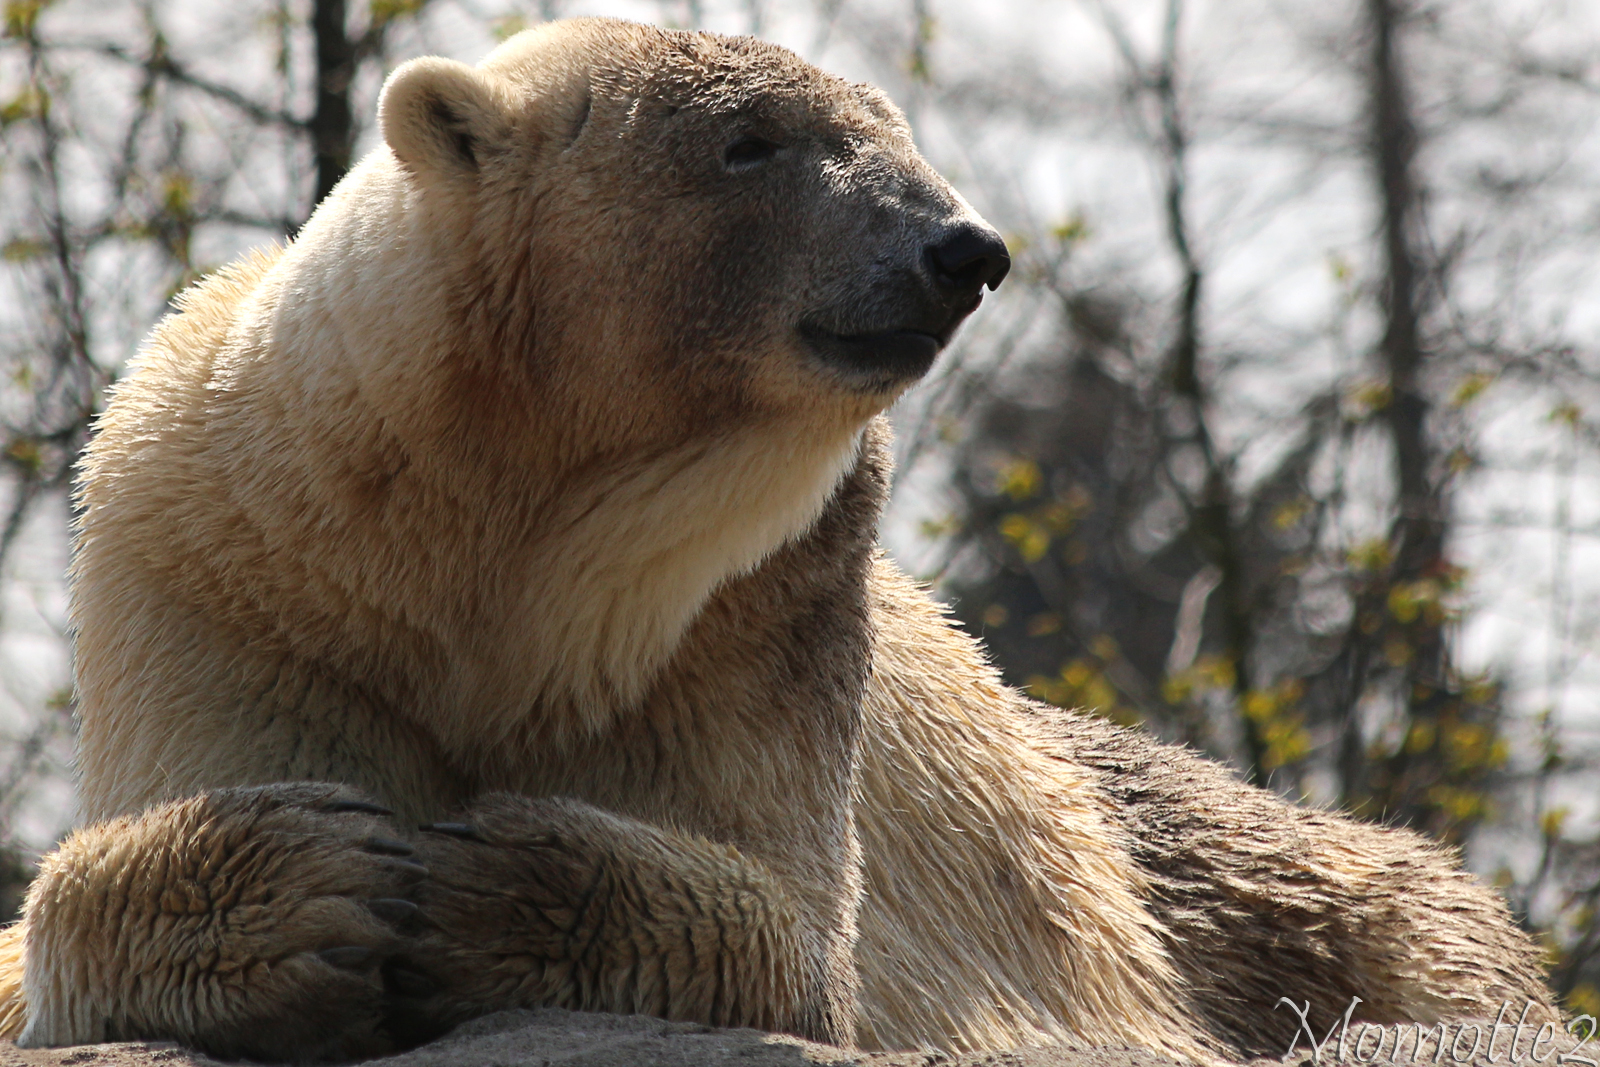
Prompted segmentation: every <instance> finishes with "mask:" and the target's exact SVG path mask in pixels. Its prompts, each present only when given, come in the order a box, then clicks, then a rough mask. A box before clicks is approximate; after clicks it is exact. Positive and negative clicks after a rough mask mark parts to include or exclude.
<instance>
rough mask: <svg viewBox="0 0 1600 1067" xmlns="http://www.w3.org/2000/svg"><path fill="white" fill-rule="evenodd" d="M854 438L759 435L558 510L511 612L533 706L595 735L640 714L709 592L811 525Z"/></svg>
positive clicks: (674, 456) (740, 437)
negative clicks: (576, 721) (558, 709)
mask: <svg viewBox="0 0 1600 1067" xmlns="http://www.w3.org/2000/svg"><path fill="white" fill-rule="evenodd" d="M784 429H788V430H790V431H791V432H789V433H785V432H782V431H783V430H784ZM808 431H809V432H808ZM861 439H862V432H861V430H860V429H850V428H847V427H839V428H837V429H836V430H835V431H834V432H833V433H831V434H829V433H818V432H816V428H814V427H787V428H783V427H762V428H760V429H759V430H752V431H748V432H743V433H739V434H734V435H730V436H728V437H726V438H722V439H719V440H715V441H709V442H703V443H700V444H697V445H694V446H691V447H686V448H684V449H681V450H679V451H677V452H674V453H671V454H669V455H666V456H664V457H661V458H659V459H657V460H655V461H653V462H651V463H649V464H647V465H644V466H641V467H640V468H638V469H636V470H631V471H628V472H626V473H624V474H618V475H614V476H611V477H608V478H605V479H603V480H601V481H599V482H597V483H594V484H590V485H586V486H584V487H583V488H582V490H581V491H579V492H576V493H574V494H573V496H572V497H571V498H570V499H566V500H562V501H561V502H560V504H559V514H560V516H561V519H560V521H559V522H558V524H557V525H558V526H559V527H560V532H559V533H558V534H557V535H556V536H554V537H552V538H550V539H549V540H548V541H547V542H546V543H545V544H544V545H542V546H541V547H540V549H539V550H538V551H537V552H536V553H535V554H534V558H533V560H532V561H531V566H530V567H529V568H528V571H527V574H526V577H527V585H526V587H525V589H524V590H523V591H522V594H521V596H520V598H519V604H518V610H517V612H516V615H517V616H518V620H517V621H518V622H519V623H520V624H521V626H522V627H523V628H524V629H523V641H524V642H525V644H524V645H523V647H522V648H520V649H518V650H517V651H518V652H520V653H521V654H522V655H523V656H525V657H526V658H525V659H523V667H524V669H525V670H528V671H530V673H529V674H528V675H527V676H526V678H525V683H527V684H530V687H531V688H530V691H529V692H528V696H529V697H533V696H534V695H535V691H537V692H538V694H539V695H540V696H541V697H543V698H546V699H548V698H551V697H553V698H555V699H557V700H559V701H560V702H561V703H564V704H569V706H570V707H571V708H572V709H573V710H576V711H577V712H578V713H579V716H580V717H581V719H582V720H583V725H585V726H588V727H591V728H597V727H599V726H602V725H603V724H604V723H605V722H606V721H607V720H608V719H609V718H610V717H611V716H612V715H614V714H616V713H618V712H619V711H624V710H626V709H628V708H630V707H632V706H634V705H635V704H637V702H638V701H639V700H640V699H641V698H643V697H644V695H645V693H646V690H647V689H648V687H649V686H650V684H651V682H652V681H653V680H654V679H655V677H656V676H657V674H658V673H659V671H660V669H661V668H662V666H663V665H664V664H665V663H666V661H667V660H668V659H669V658H670V656H671V655H672V653H673V651H674V650H675V649H676V648H677V646H678V644H679V642H680V641H681V640H682V638H683V636H684V633H685V631H686V630H687V629H688V627H689V625H690V624H691V623H692V622H693V620H694V618H695V616H696V615H697V614H698V613H699V612H700V610H701V609H702V608H703V607H704V605H705V603H706V601H707V600H708V599H709V598H710V596H711V595H712V593H713V592H714V591H715V590H716V588H717V587H718V586H719V585H721V584H722V583H723V582H725V581H727V580H728V579H730V578H733V577H735V576H738V575H741V574H744V573H747V572H748V571H750V570H752V569H753V568H755V567H756V566H757V565H758V564H760V563H761V561H762V560H763V559H765V558H766V557H767V556H768V555H770V554H771V553H772V552H773V551H774V550H776V549H778V548H779V547H781V546H782V545H783V544H785V543H786V542H788V541H789V540H791V539H792V538H794V537H796V536H799V535H801V534H803V533H804V532H805V531H806V530H808V529H809V528H810V527H811V526H812V524H813V523H814V522H815V521H816V519H817V517H818V516H819V515H820V514H821V512H822V510H823V507H824V505H825V504H826V503H827V501H828V499H829V497H830V496H831V495H832V494H833V492H834V491H835V489H836V488H837V487H838V485H839V483H840V481H841V479H842V478H843V477H844V475H845V474H846V473H847V472H848V471H849V470H850V469H851V468H852V467H853V466H854V464H855V463H856V460H857V458H858V456H859V454H860V448H861ZM507 651H510V649H508V650H507ZM569 702H570V703H569Z"/></svg>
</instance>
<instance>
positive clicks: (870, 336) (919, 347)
mask: <svg viewBox="0 0 1600 1067" xmlns="http://www.w3.org/2000/svg"><path fill="white" fill-rule="evenodd" d="M982 301H983V297H982V296H974V297H973V298H972V300H971V302H970V303H967V304H964V305H963V306H961V307H960V308H957V309H955V310H954V311H953V312H951V313H950V314H949V316H948V318H947V319H946V321H944V322H942V323H939V324H937V325H930V324H922V323H917V324H915V325H905V326H899V327H895V328H892V329H887V330H872V331H861V332H854V331H852V332H849V333H843V332H839V331H836V330H830V329H828V328H827V327H825V326H822V325H820V324H818V323H815V322H811V321H804V322H801V323H800V337H801V339H802V340H804V341H805V343H806V347H807V348H809V349H810V350H811V351H812V353H814V354H815V355H816V356H818V357H819V358H820V359H821V360H822V362H823V363H825V364H827V365H828V366H829V367H830V368H832V369H833V370H835V371H842V372H843V373H844V374H845V375H846V376H847V377H848V378H850V379H851V381H852V384H855V385H857V386H859V387H862V388H866V389H889V388H893V387H895V386H900V385H904V384H906V383H907V382H911V381H915V380H916V379H918V378H920V377H922V376H923V375H924V374H926V373H928V368H930V367H932V366H933V361H934V360H935V359H936V358H938V355H939V352H940V351H941V350H942V349H943V348H944V346H945V345H947V344H949V343H950V338H951V336H953V335H954V334H955V332H956V327H957V326H959V325H961V322H962V320H964V319H965V318H966V317H967V316H968V315H970V314H972V313H973V312H974V311H976V310H977V308H978V305H979V304H980V303H982Z"/></svg>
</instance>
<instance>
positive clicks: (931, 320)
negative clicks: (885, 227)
mask: <svg viewBox="0 0 1600 1067" xmlns="http://www.w3.org/2000/svg"><path fill="white" fill-rule="evenodd" d="M1010 269H1011V255H1010V253H1009V252H1008V250H1007V249H1006V244H1005V241H1003V240H1002V239H1001V237H1000V235H999V234H998V233H996V232H995V231H994V230H993V229H992V228H990V227H989V226H987V225H984V224H981V223H977V222H972V221H964V222H962V223H961V224H960V225H958V226H956V227H954V228H953V229H951V230H950V231H949V232H947V233H943V234H941V235H939V237H938V239H937V240H936V241H935V242H934V243H931V244H929V245H927V246H926V247H924V248H923V249H922V250H921V262H920V263H918V264H917V265H916V268H915V269H902V270H896V271H893V272H890V273H888V274H887V276H879V277H874V278H872V279H870V280H869V281H867V282H865V283H864V284H862V285H861V286H860V287H859V289H858V291H857V292H855V293H853V294H851V300H850V306H849V307H848V308H844V309H834V310H833V313H832V314H828V313H823V314H819V315H816V316H814V317H807V318H806V319H803V320H802V321H801V323H800V326H799V331H800V336H801V338H802V339H803V340H804V341H805V343H806V347H807V348H809V349H810V350H811V352H812V353H813V354H815V355H816V356H818V357H819V358H820V359H821V360H822V361H823V362H824V363H825V364H827V365H828V366H829V367H830V368H832V369H833V370H835V371H837V372H840V373H842V374H843V375H844V376H845V377H847V378H848V379H849V380H850V381H851V383H852V384H853V385H855V386H856V387H857V388H860V389H864V390H868V391H879V390H884V389H892V388H897V387H900V386H903V385H905V384H906V383H907V382H909V381H914V380H915V379H917V378H920V377H922V376H923V375H924V374H926V373H927V372H928V369H929V368H930V367H932V366H933V361H934V359H935V358H937V356H938V355H939V352H940V350H941V349H943V348H944V346H945V345H947V344H948V343H949V342H950V338H951V337H952V336H953V335H954V334H955V331H956V327H957V326H959V325H961V323H962V321H963V320H964V319H965V318H966V317H967V316H968V315H970V314H972V312H973V311H975V310H977V307H978V305H979V304H980V303H982V302H983V290H984V287H985V286H987V287H988V288H989V289H991V290H993V289H998V288H999V287H1000V283H1001V282H1002V281H1003V280H1004V279H1005V276H1006V274H1007V272H1009V271H1010ZM841 311H842V312H843V313H842V314H841V313H840V312H841Z"/></svg>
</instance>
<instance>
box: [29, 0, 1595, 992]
mask: <svg viewBox="0 0 1600 1067" xmlns="http://www.w3.org/2000/svg"><path fill="white" fill-rule="evenodd" d="M590 13H607V14H620V15H625V16H632V17H637V18H643V19H648V20H653V21H657V22H660V23H663V24H667V25H674V26H684V27H695V26H703V27H706V28H711V29H716V30H720V31H723V32H752V33H757V34H761V35H764V36H768V37H771V38H773V39H775V40H779V41H781V42H782V43H785V44H788V45H790V46H791V47H794V48H796V49H797V50H799V51H801V52H802V53H803V54H805V55H807V56H808V57H809V58H811V59H813V60H814V61H816V62H819V63H821V64H822V65H824V66H826V67H829V68H830V69H834V70H837V71H839V72H840V73H844V74H846V75H848V76H852V77H857V78H861V79H866V80H872V81H876V82H878V83H879V84H882V85H884V86H885V88H887V89H888V90H889V91H890V93H891V95H893V96H894V97H895V98H896V100H897V101H898V102H900V104H901V105H902V106H903V107H904V108H905V109H906V110H907V112H908V115H909V116H910V118H911V119H912V121H913V124H914V125H915V127H916V129H917V133H918V137H919V141H920V142H921V143H922V145H923V146H924V149H925V151H926V152H927V153H928V155H929V156H930V158H931V159H932V160H933V161H934V163H935V165H937V166H939V167H940V168H941V169H942V170H943V171H944V172H945V173H946V174H948V175H949V176H950V177H951V178H952V180H953V181H955V182H956V184H957V185H958V186H959V187H960V188H962V190H963V191H964V192H965V193H966V194H967V195H968V196H969V198H970V199H972V200H973V202H974V203H975V204H976V205H977V206H978V207H979V208H980V209H981V210H982V211H983V212H984V213H985V214H986V215H987V216H988V217H989V218H990V219H991V220H992V221H994V222H995V223H996V224H997V225H1000V226H1001V227H1002V228H1003V229H1004V230H1005V232H1006V233H1007V237H1008V241H1009V243H1010V244H1011V246H1012V249H1013V252H1014V256H1015V263H1016V265H1015V269H1014V271H1013V273H1012V276H1011V280H1010V281H1008V283H1007V285H1006V287H1005V288H1004V289H1003V290H1002V291H1001V292H1000V293H998V294H996V297H995V298H993V299H992V301H991V303H992V305H993V306H992V307H991V308H990V309H988V310H986V311H985V312H984V313H983V314H982V315H980V316H979V317H978V319H977V320H975V322H974V323H973V324H972V325H971V326H969V327H968V328H967V329H966V331H965V333H964V335H963V336H962V338H961V339H960V340H959V342H958V344H957V346H956V348H955V350H954V351H953V352H952V353H951V354H950V355H948V356H947V357H946V358H945V359H944V360H943V361H942V362H941V364H940V366H939V368H937V369H936V371H935V373H934V375H933V376H932V378H931V380H930V381H929V382H927V383H926V384H925V385H924V386H923V387H921V388H920V389H919V390H917V391H916V392H915V393H914V394H913V395H912V396H911V397H909V398H908V399H907V400H906V401H905V402H904V403H903V404H902V405H901V407H900V408H899V409H898V411H897V413H896V414H897V422H898V426H899V430H900V450H901V457H900V459H901V469H902V479H901V482H900V488H899V490H898V491H897V498H896V502H895V505H894V508H893V510H892V513H891V515H890V519H889V523H888V525H887V530H886V538H887V540H888V542H889V545H890V547H891V549H892V550H893V551H895V552H896V554H897V555H899V556H900V557H901V559H902V560H904V561H905V562H906V563H907V565H908V566H910V567H911V568H912V569H913V570H915V571H917V572H918V573H921V574H922V575H924V576H925V577H927V578H928V579H929V580H930V581H931V582H933V583H935V585H936V588H937V590H938V591H939V592H940V594H941V595H942V596H943V597H945V599H947V600H948V601H949V602H950V603H951V604H952V606H953V610H954V612H955V614H956V615H957V617H958V618H959V619H960V620H961V622H962V623H963V624H964V625H965V626H966V627H967V628H969V629H970V630H971V631H973V632H974V633H978V634H980V635H982V636H983V637H984V639H985V640H986V642H987V643H988V646H989V648H990V650H991V653H992V655H993V657H994V658H995V660H996V661H997V663H998V664H999V665H1000V667H1001V668H1002V670H1003V671H1004V672H1005V675H1006V677H1007V678H1008V680H1010V681H1011V682H1012V683H1013V684H1015V685H1017V686H1020V687H1024V688H1026V689H1027V690H1028V691H1029V692H1031V693H1033V694H1034V695H1035V696H1037V697H1038V698H1039V699H1042V700H1045V701H1049V702H1051V703H1054V704H1059V705H1061V706H1063V707H1083V708H1088V709H1092V710H1094V711H1095V712H1097V713H1099V714H1102V715H1106V716H1108V717H1111V718H1113V719H1115V720H1116V721H1118V722H1123V723H1128V724H1143V725H1144V726H1145V727H1147V728H1149V729H1151V730H1153V731H1155V732H1156V733H1158V734H1160V735H1161V736H1164V737H1167V738H1169V739H1172V740H1177V741H1182V742H1184V743H1187V744H1190V745H1193V746H1195V747H1197V748H1199V749H1202V750H1204V751H1205V752H1207V753H1209V754H1211V755H1213V756H1215V757H1217V758H1220V759H1223V760H1226V761H1228V762H1230V763H1231V764H1233V765H1234V766H1235V767H1236V768H1237V769H1238V771H1239V773H1240V774H1241V775H1242V776H1244V777H1245V778H1247V779H1249V780H1252V781H1255V782H1257V783H1259V784H1261V785H1263V786H1265V787H1267V788H1272V789H1276V790H1279V791H1280V792H1283V793H1285V794H1286V795H1289V796H1293V797H1296V798H1303V799H1306V800H1308V801H1309V802H1312V803H1318V804H1328V805H1339V806H1342V807H1345V808H1347V809H1349V810H1351V811H1354V812H1356V813H1358V814H1361V815H1363V816H1365V817H1369V818H1372V819H1377V820H1383V821H1388V822H1392V823H1398V824H1404V825H1409V826H1413V827H1416V828H1419V829H1422V830H1425V831H1427V832H1429V833H1431V834H1434V835H1436V836H1438V837H1440V838H1442V839H1444V840H1447V841H1450V842H1453V843H1456V844H1459V845H1461V846H1463V848H1464V849H1465V851H1466V855H1467V858H1468V860H1469V862H1470V863H1471V864H1472V865H1473V866H1474V867H1475V868H1476V869H1477V870H1479V871H1480V872H1481V873H1483V874H1484V875H1485V876H1486V877H1489V878H1492V879H1494V880H1495V881H1496V882H1497V884H1499V885H1500V886H1501V887H1502V888H1503V889H1504V891H1505V892H1506V894H1507V896H1508V898H1509V899H1510V901H1511V903H1512V906H1513V908H1514V909H1515V910H1516V912H1517V914H1518V917H1519V919H1520V920H1521V921H1523V922H1524V923H1526V924H1527V925H1528V926H1529V928H1530V929H1532V930H1534V931H1535V932H1536V933H1538V934H1539V935H1540V936H1541V937H1542V938H1544V939H1545V942H1546V943H1547V944H1548V946H1549V951H1550V960H1551V964H1552V974H1553V981H1554V983H1555V986H1556V988H1557V990H1558V991H1559V992H1560V993H1561V994H1562V995H1563V996H1565V997H1566V998H1567V999H1568V1002H1569V1004H1570V1005H1571V1006H1572V1007H1574V1008H1579V1009H1583V1010H1587V1011H1590V1012H1600V923H1597V921H1596V903H1597V900H1600V836H1597V814H1600V811H1597V809H1600V792H1597V791H1596V790H1595V788H1594V786H1593V780H1594V777H1593V776H1594V772H1595V770H1596V747H1595V742H1596V740H1597V736H1596V734H1597V731H1596V728H1597V726H1600V716H1597V715H1596V707H1595V698H1596V696H1597V694H1600V671H1597V669H1596V668H1597V666H1600V665H1597V663H1596V660H1595V657H1594V655H1593V651H1592V650H1593V649H1594V647H1595V641H1596V638H1597V624H1600V610H1597V598H1596V596H1595V594H1596V593H1597V592H1600V580H1597V579H1596V578H1595V577H1592V576H1595V575H1600V567H1597V566H1596V564H1600V540H1597V535H1600V506H1597V502H1600V492H1597V491H1596V490H1597V489H1600V463H1597V459H1600V453H1597V445H1600V421H1596V416H1595V414H1594V413H1595V411H1596V405H1595V401H1596V399H1600V393H1597V385H1600V265H1597V261H1600V255H1597V250H1600V202H1597V199H1596V197H1595V196H1594V193H1593V190H1594V188H1595V183H1596V174H1597V173H1600V143H1597V142H1600V13H1597V12H1596V11H1595V10H1594V9H1593V8H1592V6H1591V5H1590V4H1588V3H1586V2H1584V0H1572V2H1570V3H1562V2H1561V0H1501V2H1492V0H1331V2H1329V0H1324V2H1316V3H1313V2H1311V0H1232V2H1224V0H1210V2H1201V0H1053V2H1046V0H1035V2H1030V0H1001V2H996V3H993V4H984V5H973V4H957V3H954V2H938V0H781V2H780V0H742V2H728V3H712V2H710V0H706V2H703V3H694V2H660V3H651V2H634V3H623V2H616V3H589V4H581V3H576V2H571V3H565V2H557V0H542V2H527V0H522V2H519V0H371V2H361V0H351V2H349V3H347V2H346V0H240V2H238V3H230V4H225V5H224V4H210V3H203V2H200V0H160V2H157V0H115V2H113V0H4V18H3V23H4V24H3V34H4V37H3V41H0V367H3V370H4V375H5V377H4V378H3V379H0V434H3V439H0V482H3V492H0V566H3V568H4V572H3V573H4V581H3V584H0V831H3V837H0V845H3V849H0V912H4V913H6V914H9V913H12V912H13V911H14V909H15V907H16V904H17V901H18V899H19V897H18V894H19V892H20V887H21V886H22V885H23V884H24V883H25V882H26V879H27V877H28V874H29V870H30V863H31V860H32V858H33V857H34V856H36V855H37V853H38V852H39V851H40V850H42V849H45V848H48V847H49V845H50V843H51V841H53V840H54V839H55V837H56V836H57V835H59V834H60V833H61V832H62V831H63V830H64V829H65V827H67V826H68V825H70V822H71V818H72V807H71V798H70V774H69V766H68V764H69V760H70V742H71V729H72V726H71V694H70V671H69V665H68V659H67V652H66V623H65V608H64V593H63V574H64V570H65V564H66V558H67V552H66V548H65V545H66V538H67V528H68V522H69V519H70V507H71V505H70V500H69V498H68V492H67V490H68V488H69V485H70V480H71V471H72V462H73V457H74V456H75V454H76V453H77V451H78V449H79V448H80V447H81V445H82V444H83V441H84V440H85V438H86V436H87V434H88V433H89V430H90V427H91V424H92V420H93V417H94V415H95V413H96V412H97V411H98V410H99V409H100V408H101V406H102V405H103V403H104V400H105V394H106V390H107V388H108V387H109V386H110V385H112V383H114V381H115V379H116V376H117V374H118V371H119V368H120V367H121V365H122V364H123V362H124V361H125V359H126V358H127V356H128V355H129V354H130V353H131V352H132V351H133V349H134V348H135V346H136V344H137V341H138V339H139V337H140V336H142V335H143V334H144V333H145V331H146V330H147V329H148V328H149V326H150V325H151V323H153V322H154V321H155V319H156V318H157V317H159V315H160V314H162V313H163V312H164V311H165V310H167V309H168V308H169V306H170V305H169V301H170V300H171V298H172V296H173V295H174V294H175V293H176V292H178V291H179V290H180V289H181V288H182V287H183V286H185V285H187V284H188V283H189V282H191V281H192V280H194V279H195V278H197V277H199V276H200V275H202V274H204V273H205V272H206V271H208V270H210V269H213V268H215V267H217V266H220V265H221V264H223V263H225V262H227V261H228V260H229V259H231V258H233V257H234V256H236V255H237V254H239V253H240V252H241V251H243V250H245V249H246V248H249V247H251V246H254V245H259V244H262V243H264V242H267V241H273V240H276V241H284V240H288V239H291V238H292V237H293V235H294V233H295V231H296V230H297V229H298V228H299V226H300V225H301V224H302V223H303V222H304V220H305V218H306V217H307V216H308V215H309V213H310V211H311V209H312V208H313V206H314V205H315V204H316V202H317V201H318V200H319V199H320V198H321V197H322V195H323V194H325V193H326V191H327V190H328V189H329V188H331V186H332V185H333V183H334V182H336V181H337V180H338V178H339V177H340V175H342V174H343V173H344V171H345V170H346V169H347V168H348V167H349V165H350V163H351V161H352V159H355V158H359V156H360V154H361V153H362V152H364V151H366V150H367V149H369V148H371V147H372V146H373V145H374V143H375V135H374V130H373V111H374V104H375V101H376V95H377V91H378V87H379V85H380V84H381V80H382V77H383V75H384V73H385V72H386V71H387V70H388V69H390V68H391V67H392V66H393V65H394V64H395V63H396V62H398V61H400V60H403V59H405V58H408V57H410V56H412V55H418V54H424V53H443V54H447V55H454V56H457V57H459V58H463V59H467V60H473V59H476V58H477V57H478V56H480V55H481V54H482V53H483V52H484V51H486V50H487V49H488V48H489V47H491V46H492V45H493V44H494V42H495V41H496V40H497V39H501V38H504V37H505V36H508V35H509V34H511V33H514V32H516V31H517V30H519V29H522V28H524V27H527V26H531V25H534V24H536V23H538V22H540V21H541V20H545V19H549V18H554V17H560V16H564V15H572V14H590Z"/></svg>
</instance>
